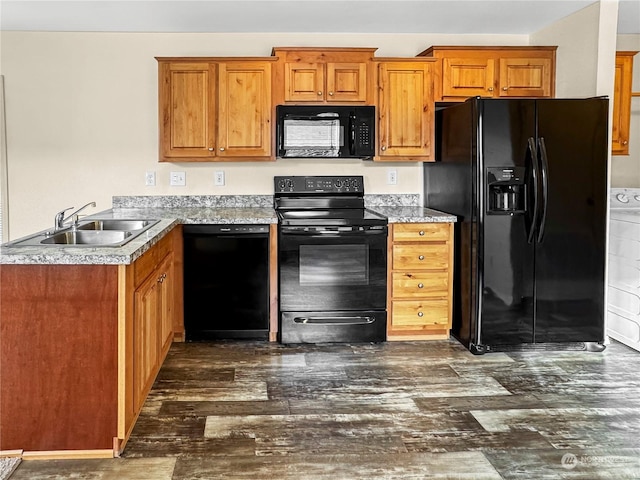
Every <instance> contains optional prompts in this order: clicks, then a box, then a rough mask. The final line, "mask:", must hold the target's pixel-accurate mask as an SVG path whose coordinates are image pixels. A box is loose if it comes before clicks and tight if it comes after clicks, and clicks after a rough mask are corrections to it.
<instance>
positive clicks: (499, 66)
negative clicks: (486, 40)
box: [419, 47, 556, 101]
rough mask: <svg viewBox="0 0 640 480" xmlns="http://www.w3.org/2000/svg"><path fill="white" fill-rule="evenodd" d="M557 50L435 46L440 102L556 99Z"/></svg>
mask: <svg viewBox="0 0 640 480" xmlns="http://www.w3.org/2000/svg"><path fill="white" fill-rule="evenodd" d="M555 51H556V47H472V48H470V47H431V48H429V49H427V50H425V51H424V52H422V53H420V55H419V56H426V57H434V58H437V59H438V60H439V62H441V63H440V68H441V80H440V81H439V82H436V85H435V87H436V88H435V100H436V101H462V100H464V99H466V98H469V97H474V96H482V97H496V98H500V97H543V98H544V97H553V96H554V95H555Z"/></svg>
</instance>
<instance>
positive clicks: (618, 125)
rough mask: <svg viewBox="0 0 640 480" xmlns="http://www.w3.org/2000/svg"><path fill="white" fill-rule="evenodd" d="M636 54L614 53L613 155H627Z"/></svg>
mask: <svg viewBox="0 0 640 480" xmlns="http://www.w3.org/2000/svg"><path fill="white" fill-rule="evenodd" d="M636 53H638V52H616V74H615V84H614V89H613V120H612V122H611V153H612V154H613V155H629V133H630V132H629V129H630V126H631V88H632V80H633V57H634V55H635V54H636Z"/></svg>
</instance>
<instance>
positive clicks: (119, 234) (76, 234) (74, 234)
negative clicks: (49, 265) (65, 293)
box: [6, 218, 160, 247]
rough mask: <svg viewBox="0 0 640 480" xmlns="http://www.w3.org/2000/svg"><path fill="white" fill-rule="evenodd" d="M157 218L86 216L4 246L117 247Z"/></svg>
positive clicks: (146, 227) (138, 233)
mask: <svg viewBox="0 0 640 480" xmlns="http://www.w3.org/2000/svg"><path fill="white" fill-rule="evenodd" d="M159 221H160V220H134V219H119V218H105V219H89V220H84V221H81V222H79V224H78V225H77V226H76V227H68V228H65V229H63V230H59V231H57V232H51V231H43V232H39V233H36V234H33V235H30V236H28V237H23V238H20V239H18V240H14V241H12V242H9V243H7V244H6V246H7V247H34V246H40V247H45V246H47V247H48V246H58V247H61V246H65V245H69V246H89V247H120V246H122V245H124V244H125V243H128V242H130V241H131V240H133V239H134V238H136V237H137V236H138V235H140V234H141V233H143V232H146V231H147V230H148V229H150V228H151V227H153V226H154V225H155V224H156V223H158V222H159Z"/></svg>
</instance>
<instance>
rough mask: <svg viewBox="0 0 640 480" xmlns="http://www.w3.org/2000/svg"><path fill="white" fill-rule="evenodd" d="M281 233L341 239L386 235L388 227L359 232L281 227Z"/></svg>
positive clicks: (356, 230)
mask: <svg viewBox="0 0 640 480" xmlns="http://www.w3.org/2000/svg"><path fill="white" fill-rule="evenodd" d="M280 233H281V234H283V235H305V236H307V237H313V236H326V235H332V236H334V237H341V236H347V235H386V234H387V227H383V228H376V229H365V230H358V229H357V227H356V229H355V230H315V229H311V230H310V229H308V228H305V227H281V228H280Z"/></svg>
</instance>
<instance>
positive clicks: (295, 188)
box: [274, 175, 364, 194]
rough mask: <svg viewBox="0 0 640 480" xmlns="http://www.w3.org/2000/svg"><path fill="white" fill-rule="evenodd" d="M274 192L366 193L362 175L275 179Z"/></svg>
mask: <svg viewBox="0 0 640 480" xmlns="http://www.w3.org/2000/svg"><path fill="white" fill-rule="evenodd" d="M274 192H275V193H276V194H279V193H304V194H314V193H317V194H332V193H358V194H363V193H364V180H363V177H362V176H361V175H350V176H316V177H274Z"/></svg>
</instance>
